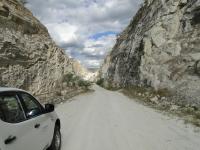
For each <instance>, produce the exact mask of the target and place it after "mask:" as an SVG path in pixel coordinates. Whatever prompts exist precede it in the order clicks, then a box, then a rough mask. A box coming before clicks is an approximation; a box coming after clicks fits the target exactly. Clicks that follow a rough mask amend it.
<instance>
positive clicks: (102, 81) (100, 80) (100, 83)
mask: <svg viewBox="0 0 200 150" xmlns="http://www.w3.org/2000/svg"><path fill="white" fill-rule="evenodd" d="M103 83H104V79H103V78H100V79H99V80H97V82H96V84H97V85H99V86H102V87H103Z"/></svg>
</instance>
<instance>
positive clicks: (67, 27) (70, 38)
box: [46, 22, 78, 44]
mask: <svg viewBox="0 0 200 150" xmlns="http://www.w3.org/2000/svg"><path fill="white" fill-rule="evenodd" d="M46 26H47V28H48V29H50V30H49V32H50V34H51V35H52V37H53V38H54V40H55V41H56V42H57V43H58V44H63V43H67V44H69V43H72V42H76V41H77V40H78V37H77V34H76V32H77V30H78V28H77V27H76V26H74V25H71V24H69V23H65V22H64V23H52V24H46Z"/></svg>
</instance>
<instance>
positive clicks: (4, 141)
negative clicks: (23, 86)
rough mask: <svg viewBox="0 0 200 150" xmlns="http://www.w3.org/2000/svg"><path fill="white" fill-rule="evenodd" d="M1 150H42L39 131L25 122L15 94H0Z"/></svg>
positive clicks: (30, 123)
mask: <svg viewBox="0 0 200 150" xmlns="http://www.w3.org/2000/svg"><path fill="white" fill-rule="evenodd" d="M0 112H1V118H0V124H1V126H0V144H1V145H0V148H1V150H42V148H41V145H40V144H38V142H39V140H38V136H39V135H40V133H39V130H37V129H35V127H34V126H33V123H32V122H30V120H27V118H26V115H25V111H24V110H23V107H22V105H21V102H20V100H19V97H18V95H17V93H16V92H6V93H3V94H0Z"/></svg>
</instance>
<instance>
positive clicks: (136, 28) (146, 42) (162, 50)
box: [100, 0, 200, 106]
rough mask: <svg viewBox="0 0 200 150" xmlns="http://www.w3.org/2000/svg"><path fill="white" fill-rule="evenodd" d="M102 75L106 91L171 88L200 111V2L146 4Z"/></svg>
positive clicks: (153, 0)
mask: <svg viewBox="0 0 200 150" xmlns="http://www.w3.org/2000/svg"><path fill="white" fill-rule="evenodd" d="M100 75H101V77H102V78H104V85H105V86H112V87H127V86H145V87H147V86H150V87H153V88H154V89H155V90H159V89H165V88H167V89H169V90H170V91H172V92H173V94H174V95H176V96H177V98H178V99H179V100H181V101H182V102H184V103H190V104H191V103H192V104H197V105H199V106H200V1H199V0H146V1H145V2H144V4H143V6H142V7H141V8H140V9H139V11H138V12H137V14H136V16H135V17H134V18H133V20H132V21H131V23H130V25H129V26H128V27H127V28H126V29H125V30H124V31H123V32H122V33H121V34H120V35H119V36H118V38H117V42H116V44H115V46H114V48H113V50H112V52H111V53H110V55H109V56H108V57H107V59H106V60H105V62H104V65H103V66H102V69H101V71H100Z"/></svg>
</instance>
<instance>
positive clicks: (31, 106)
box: [20, 93, 42, 118]
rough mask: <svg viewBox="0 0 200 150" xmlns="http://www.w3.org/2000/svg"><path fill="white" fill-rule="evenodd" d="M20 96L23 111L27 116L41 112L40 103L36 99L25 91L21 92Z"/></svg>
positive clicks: (30, 116)
mask: <svg viewBox="0 0 200 150" xmlns="http://www.w3.org/2000/svg"><path fill="white" fill-rule="evenodd" d="M20 95H21V98H22V100H23V103H24V105H25V113H26V116H27V117H28V118H32V117H35V116H38V115H41V114H42V108H41V105H40V104H39V103H38V102H37V101H36V99H35V98H34V97H33V96H31V95H29V94H26V93H21V94H20Z"/></svg>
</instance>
